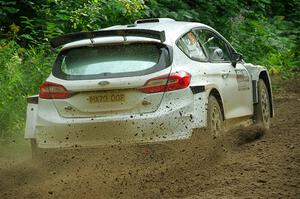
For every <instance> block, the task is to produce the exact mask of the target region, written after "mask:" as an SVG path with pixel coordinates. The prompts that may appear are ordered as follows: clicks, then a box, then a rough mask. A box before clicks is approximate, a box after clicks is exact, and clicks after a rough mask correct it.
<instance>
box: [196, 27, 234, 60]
mask: <svg viewBox="0 0 300 199" xmlns="http://www.w3.org/2000/svg"><path fill="white" fill-rule="evenodd" d="M195 33H196V35H197V38H198V40H199V41H200V43H201V44H202V46H203V47H204V48H205V49H206V51H207V54H208V56H209V58H210V60H211V61H216V62H222V61H230V53H229V50H228V46H227V44H226V42H225V41H224V40H223V39H221V38H220V37H219V36H217V35H216V34H214V33H213V32H211V31H208V30H196V31H195Z"/></svg>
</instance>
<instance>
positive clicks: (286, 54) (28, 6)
mask: <svg viewBox="0 0 300 199" xmlns="http://www.w3.org/2000/svg"><path fill="white" fill-rule="evenodd" d="M149 17H170V18H174V19H176V20H184V21H196V22H202V23H205V24H208V25H210V26H212V27H214V28H216V29H217V30H218V31H219V32H220V33H221V34H222V35H224V36H225V37H226V38H227V39H228V40H229V42H231V43H232V44H233V46H234V47H235V48H236V49H237V50H238V51H239V52H241V53H243V54H244V56H245V59H246V61H247V62H252V63H254V64H261V65H265V66H267V67H268V68H269V70H270V72H272V73H274V74H282V75H284V76H285V77H288V76H289V75H290V74H291V73H293V72H294V71H299V67H297V66H300V42H299V41H300V28H299V27H300V20H299V19H300V1H299V0H276V1H275V0H255V1H249V0H220V1H214V0H193V1H191V0H178V1H174V0H146V1H143V0H69V1H63V0H22V1H17V0H6V1H0V31H1V32H0V65H1V69H0V85H1V88H0V125H1V130H0V138H1V136H4V137H7V136H8V135H12V134H13V132H18V131H19V130H21V129H23V126H24V118H25V112H26V111H25V109H26V97H27V96H28V95H32V94H36V93H37V92H38V86H39V85H40V83H42V82H43V81H44V80H45V78H46V77H47V76H48V74H49V73H50V71H51V65H52V63H53V61H54V56H55V53H54V52H52V51H51V50H50V46H49V44H48V42H49V39H51V38H53V37H55V36H57V35H61V34H64V33H70V32H76V31H89V30H97V29H100V28H105V27H107V26H111V25H117V24H128V23H133V22H134V20H136V19H139V18H149Z"/></svg>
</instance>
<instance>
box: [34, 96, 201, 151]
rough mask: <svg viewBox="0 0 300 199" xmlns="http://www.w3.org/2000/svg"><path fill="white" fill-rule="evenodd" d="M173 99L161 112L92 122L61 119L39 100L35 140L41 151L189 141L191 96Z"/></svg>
mask: <svg viewBox="0 0 300 199" xmlns="http://www.w3.org/2000/svg"><path fill="white" fill-rule="evenodd" d="M170 96H171V95H170ZM173 97H174V96H173ZM173 97H172V99H168V96H165V97H164V100H163V101H162V103H161V106H160V108H159V109H158V110H157V111H155V112H153V113H147V114H135V115H123V116H120V115H115V116H109V117H94V118H63V117H61V116H60V115H59V114H58V112H57V111H56V109H55V107H49V104H48V107H47V108H45V107H43V108H40V106H43V101H42V100H40V102H39V110H40V111H39V112H38V114H37V124H36V128H35V133H34V134H35V139H36V141H37V144H38V147H40V148H61V147H81V146H82V147H93V146H99V145H115V144H131V143H151V142H161V141H169V140H178V139H186V138H189V137H190V136H191V134H192V130H193V128H195V124H196V123H197V122H195V121H194V118H195V117H194V98H193V95H192V94H191V97H190V98H184V99H183V100H176V99H175V98H173ZM177 99H178V98H177ZM198 118H199V117H198ZM203 126H204V123H203ZM197 127H199V123H197Z"/></svg>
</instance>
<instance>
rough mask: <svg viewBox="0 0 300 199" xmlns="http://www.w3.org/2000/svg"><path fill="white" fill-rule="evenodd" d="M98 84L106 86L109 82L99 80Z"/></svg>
mask: <svg viewBox="0 0 300 199" xmlns="http://www.w3.org/2000/svg"><path fill="white" fill-rule="evenodd" d="M98 84H99V85H100V86H106V85H108V84H109V82H108V81H101V82H99V83H98Z"/></svg>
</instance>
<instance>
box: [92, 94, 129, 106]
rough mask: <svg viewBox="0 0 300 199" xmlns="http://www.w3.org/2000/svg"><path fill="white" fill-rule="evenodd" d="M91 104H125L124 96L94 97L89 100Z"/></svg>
mask: <svg viewBox="0 0 300 199" xmlns="http://www.w3.org/2000/svg"><path fill="white" fill-rule="evenodd" d="M88 100H89V102H90V103H91V104H95V103H106V102H125V95H124V94H105V95H93V96H89V98H88Z"/></svg>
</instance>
